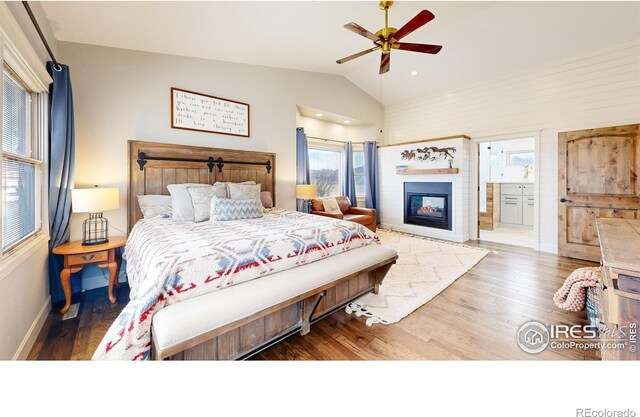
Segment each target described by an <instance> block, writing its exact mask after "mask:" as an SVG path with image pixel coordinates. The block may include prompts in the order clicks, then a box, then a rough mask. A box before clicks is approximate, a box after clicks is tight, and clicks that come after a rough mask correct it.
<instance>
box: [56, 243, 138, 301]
mask: <svg viewBox="0 0 640 417" xmlns="http://www.w3.org/2000/svg"><path fill="white" fill-rule="evenodd" d="M126 243H127V238H126V237H120V236H116V237H110V238H109V241H108V242H107V243H103V244H101V245H87V246H84V245H83V244H82V242H81V241H79V240H76V241H74V242H69V243H64V244H62V245H60V246H58V247H56V248H55V249H53V253H55V254H56V255H63V256H64V269H63V270H62V271H61V272H60V282H61V283H62V289H63V290H64V298H65V303H64V307H62V309H60V313H62V314H64V313H66V312H67V310H69V306H70V305H71V274H72V273H74V272H79V271H81V270H82V268H84V266H85V265H90V264H95V265H98V266H99V267H100V268H103V269H105V268H108V269H109V301H111V304H113V303H115V302H116V297H115V296H114V295H113V284H114V283H115V284H116V285H118V283H117V281H118V271H119V270H120V263H121V259H120V257H119V256H116V249H118V248H121V247H123V246H124V245H125V244H126Z"/></svg>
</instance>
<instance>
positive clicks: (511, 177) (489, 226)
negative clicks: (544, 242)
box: [478, 137, 537, 248]
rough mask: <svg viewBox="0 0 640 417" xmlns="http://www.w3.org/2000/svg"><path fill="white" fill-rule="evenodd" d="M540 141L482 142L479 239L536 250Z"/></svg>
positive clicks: (480, 147)
mask: <svg viewBox="0 0 640 417" xmlns="http://www.w3.org/2000/svg"><path fill="white" fill-rule="evenodd" d="M535 145H536V138H535V137H522V138H513V139H504V140H490V141H483V142H480V143H478V238H479V239H480V240H485V241H490V242H498V243H504V244H509V245H517V246H525V247H530V248H534V246H535V242H534V225H535V223H536V220H537V219H536V216H535V213H536V210H535V208H536V204H537V202H536V196H535V194H536V193H535V182H536V178H535V173H534V167H535V164H536V146H535Z"/></svg>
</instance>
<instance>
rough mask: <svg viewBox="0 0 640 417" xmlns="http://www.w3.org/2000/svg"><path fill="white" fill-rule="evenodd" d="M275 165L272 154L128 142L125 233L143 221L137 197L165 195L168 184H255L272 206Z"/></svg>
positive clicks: (167, 192) (274, 199) (274, 198)
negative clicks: (228, 182)
mask: <svg viewBox="0 0 640 417" xmlns="http://www.w3.org/2000/svg"><path fill="white" fill-rule="evenodd" d="M275 164H276V155H275V154H273V153H266V152H252V151H238V150H233V149H219V148H204V147H199V146H187V145H174V144H168V143H154V142H140V141H129V196H128V200H129V201H128V210H129V213H128V217H127V219H128V225H127V230H129V231H131V228H132V227H133V225H134V224H136V222H137V221H138V220H140V219H141V218H142V213H141V211H140V207H139V206H138V202H137V198H136V196H139V195H147V194H164V195H168V194H169V191H167V185H169V184H183V183H186V182H193V183H202V184H213V183H215V182H216V181H231V182H242V181H255V182H256V183H258V184H260V185H261V186H262V191H271V195H272V197H273V201H274V204H275V201H276V195H275V189H276V187H275Z"/></svg>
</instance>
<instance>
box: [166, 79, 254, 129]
mask: <svg viewBox="0 0 640 417" xmlns="http://www.w3.org/2000/svg"><path fill="white" fill-rule="evenodd" d="M171 127H172V128H174V129H185V130H195V131H199V132H210V133H221V134H223V135H232V136H243V137H246V138H248V137H249V135H250V132H249V105H248V104H247V103H241V102H239V101H233V100H227V99H224V98H220V97H214V96H209V95H206V94H201V93H196V92H193V91H188V90H181V89H179V88H175V87H171Z"/></svg>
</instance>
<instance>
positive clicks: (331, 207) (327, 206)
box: [322, 198, 342, 214]
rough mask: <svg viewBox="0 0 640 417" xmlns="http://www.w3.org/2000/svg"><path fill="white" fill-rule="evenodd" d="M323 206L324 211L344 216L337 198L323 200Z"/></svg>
mask: <svg viewBox="0 0 640 417" xmlns="http://www.w3.org/2000/svg"><path fill="white" fill-rule="evenodd" d="M322 205H323V206H324V211H326V212H327V213H332V214H342V212H341V211H340V206H339V205H338V201H337V200H336V199H335V198H325V199H324V200H322Z"/></svg>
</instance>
